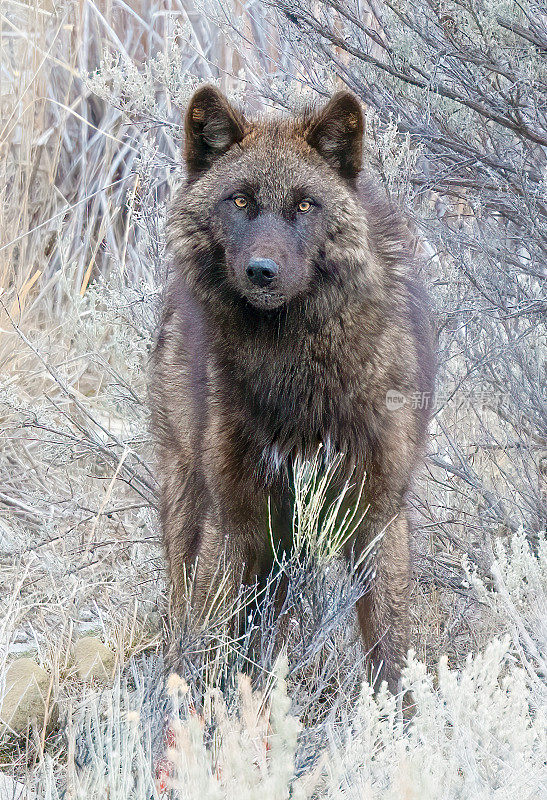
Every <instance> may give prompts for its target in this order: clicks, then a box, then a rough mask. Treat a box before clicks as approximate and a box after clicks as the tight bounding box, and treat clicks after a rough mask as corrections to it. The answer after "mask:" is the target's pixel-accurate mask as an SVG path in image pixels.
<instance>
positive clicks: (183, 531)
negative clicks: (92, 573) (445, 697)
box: [151, 86, 434, 688]
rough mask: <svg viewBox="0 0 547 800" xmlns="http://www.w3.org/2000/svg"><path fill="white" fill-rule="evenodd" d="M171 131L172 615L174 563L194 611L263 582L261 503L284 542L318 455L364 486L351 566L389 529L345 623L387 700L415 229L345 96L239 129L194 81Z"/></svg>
mask: <svg viewBox="0 0 547 800" xmlns="http://www.w3.org/2000/svg"><path fill="white" fill-rule="evenodd" d="M185 132H186V144H185V158H186V165H187V171H188V174H187V180H186V182H185V184H184V186H183V187H182V188H181V189H180V191H179V192H178V194H177V195H176V197H175V199H174V202H173V203H172V207H171V210H170V214H169V218H168V242H169V248H170V251H171V254H172V259H173V270H172V277H171V280H170V284H169V286H168V290H167V295H166V300H165V309H164V314H163V320H162V323H161V328H160V331H159V336H158V340H157V346H156V349H155V354H154V359H153V374H152V382H151V403H152V416H153V428H154V431H155V435H156V438H157V442H158V453H159V472H160V479H161V522H162V527H163V537H164V542H165V547H166V551H167V559H168V563H169V573H170V581H171V587H172V599H173V608H174V610H175V612H176V611H177V609H180V608H181V604H182V603H183V602H185V599H184V597H185V595H184V585H183V583H184V582H183V575H184V572H185V566H188V565H195V568H196V575H195V585H194V588H193V595H192V597H193V604H194V606H193V607H194V613H195V614H196V617H198V616H199V615H200V614H201V613H202V612H203V611H204V610H205V609H207V608H208V605H209V604H210V602H211V598H212V597H213V596H214V595H215V587H216V586H217V584H218V581H219V580H220V579H221V578H223V579H224V580H225V581H227V582H228V585H232V586H233V587H234V590H235V586H236V584H238V583H239V580H240V579H241V578H242V579H243V580H244V581H246V582H251V581H253V580H254V579H255V578H256V577H257V576H260V575H261V574H264V573H267V571H268V568H269V566H270V563H271V557H272V548H271V542H270V536H269V532H268V510H267V503H268V497H270V498H271V500H272V502H273V503H274V507H275V509H276V514H277V517H276V518H277V519H278V521H279V528H280V530H281V529H283V530H284V533H283V534H279V535H280V537H281V536H284V535H285V534H286V532H287V529H288V528H289V529H290V513H288V512H287V509H290V495H291V487H290V481H289V479H288V475H290V469H289V467H290V464H291V463H292V462H293V460H294V459H295V457H297V456H300V457H303V458H306V457H311V456H313V455H314V453H315V452H316V451H317V448H318V446H319V445H321V444H322V445H323V447H324V448H325V452H332V453H337V454H343V459H344V460H343V464H342V466H341V467H340V469H339V473H338V474H339V480H340V486H342V485H343V483H344V481H345V480H346V477H347V475H349V474H350V472H351V471H353V474H354V475H356V476H357V479H356V485H358V484H359V478H358V476H359V475H361V476H364V475H365V474H366V477H365V479H364V487H365V489H364V493H363V495H362V497H361V499H360V503H361V504H362V505H363V508H365V507H368V510H367V511H366V513H365V515H364V517H363V520H362V522H361V523H360V525H359V527H358V529H357V531H356V532H355V534H354V536H353V537H352V540H351V542H350V543H349V545H348V553H349V552H351V553H352V554H353V555H352V557H353V558H358V556H359V554H360V553H361V552H362V551H363V550H364V548H366V547H367V545H368V544H369V543H370V542H371V540H372V539H373V538H374V537H376V536H377V535H378V534H379V533H380V532H382V531H383V537H382V539H381V543H380V545H379V547H378V549H377V553H376V556H375V558H376V563H375V577H374V578H373V580H372V582H371V586H370V590H369V591H368V592H367V593H366V595H365V596H364V597H363V598H362V600H361V601H360V602H359V604H358V609H357V612H358V619H359V623H360V627H361V631H362V636H363V640H364V645H365V648H366V651H367V653H368V654H369V656H370V659H371V660H372V662H373V663H374V665H375V666H376V667H377V668H380V669H381V673H380V674H381V677H383V678H385V679H386V680H387V681H388V683H389V685H390V686H391V687H392V688H393V687H395V686H396V685H397V680H398V675H399V670H400V665H401V660H402V659H403V657H404V655H405V653H406V649H407V645H408V634H409V619H408V604H409V580H410V559H409V535H410V534H409V526H408V521H407V513H406V510H405V496H406V495H407V492H408V489H409V485H410V483H411V479H412V476H413V474H414V472H415V470H416V467H417V465H418V463H419V461H420V458H421V456H422V453H423V449H424V442H425V438H426V427H427V416H428V414H427V407H426V406H427V405H428V404H427V402H422V401H420V402H413V403H411V402H409V398H411V397H413V398H416V397H420V398H430V397H431V393H432V391H433V377H434V358H433V352H432V344H431V336H430V329H429V323H428V320H427V313H426V305H427V302H426V301H425V300H424V296H423V293H422V290H421V289H420V287H419V286H418V285H417V282H416V280H415V275H414V272H415V261H414V259H413V256H412V247H411V237H410V234H409V232H408V229H407V226H406V224H405V222H404V220H403V219H402V218H401V217H400V215H399V214H398V213H397V212H396V211H395V210H394V209H393V208H391V207H390V204H389V203H388V201H387V200H386V199H385V198H384V197H383V196H382V195H381V194H380V193H379V192H378V191H377V190H375V189H374V188H372V187H371V185H369V183H368V182H367V180H365V179H364V178H363V177H360V171H361V166H362V164H361V162H362V137H363V120H362V112H361V107H360V105H359V102H358V100H357V99H356V98H355V97H354V96H353V95H351V94H349V93H348V92H340V93H338V94H336V95H335V96H334V97H332V99H331V100H330V102H328V103H327V105H326V106H324V107H323V108H321V109H319V110H313V109H308V110H307V111H305V112H303V113H302V114H299V115H297V116H293V117H290V118H288V117H287V118H285V117H283V118H281V117H278V118H274V119H272V118H266V119H261V120H248V119H246V118H245V117H244V116H243V114H242V113H241V112H240V111H239V110H237V109H236V108H234V107H233V106H232V105H231V104H230V103H229V102H228V100H227V99H226V98H225V97H224V95H223V94H222V93H221V92H219V91H218V90H217V89H216V88H214V87H213V86H203V87H202V88H200V89H199V90H198V91H197V92H196V93H195V94H194V96H193V98H192V99H191V102H190V104H189V107H188V110H187V114H186V120H185ZM386 396H387V400H386ZM390 398H391V399H390ZM393 398H395V400H393ZM401 398H406V402H403V400H402V399H401ZM393 406H395V408H394V407H393ZM397 406H399V407H397ZM223 553H225V556H226V562H225V570H224V572H223V574H220V573H221V572H222V570H219V563H220V561H221V558H222V554H223Z"/></svg>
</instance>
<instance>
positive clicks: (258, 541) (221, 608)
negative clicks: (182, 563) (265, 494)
mask: <svg viewBox="0 0 547 800" xmlns="http://www.w3.org/2000/svg"><path fill="white" fill-rule="evenodd" d="M225 489H226V491H224V490H223V491H217V492H215V493H214V494H213V497H212V506H211V508H210V509H209V513H208V514H207V516H206V518H205V520H204V525H203V531H202V536H201V541H200V544H199V548H198V552H197V558H196V563H195V577H194V582H193V587H192V593H191V610H192V616H193V618H194V620H195V621H196V622H197V624H204V623H205V622H206V621H207V620H208V619H209V618H210V616H211V615H213V616H215V617H216V618H217V619H220V618H221V615H222V616H225V617H226V618H228V617H229V616H230V614H231V613H232V611H234V610H235V604H236V601H237V597H238V594H239V590H240V586H241V584H252V583H253V581H254V580H255V578H256V577H257V575H258V574H259V572H260V570H261V568H262V563H263V561H264V557H265V554H266V552H267V549H268V528H267V504H266V500H265V499H264V498H262V497H261V496H260V495H258V496H257V492H256V491H255V492H254V493H249V492H248V491H246V487H242V486H239V487H232V488H231V489H229V488H228V487H225Z"/></svg>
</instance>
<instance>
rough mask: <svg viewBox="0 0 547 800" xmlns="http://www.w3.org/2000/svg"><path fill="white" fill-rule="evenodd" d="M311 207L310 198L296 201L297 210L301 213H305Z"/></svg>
mask: <svg viewBox="0 0 547 800" xmlns="http://www.w3.org/2000/svg"><path fill="white" fill-rule="evenodd" d="M311 207H312V202H311V200H301V201H300V202H299V203H298V210H299V211H300V213H301V214H307V212H308V211H309V210H310V208H311Z"/></svg>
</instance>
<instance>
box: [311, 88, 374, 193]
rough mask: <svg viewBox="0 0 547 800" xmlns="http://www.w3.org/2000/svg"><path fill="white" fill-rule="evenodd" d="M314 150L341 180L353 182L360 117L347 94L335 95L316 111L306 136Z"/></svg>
mask: <svg viewBox="0 0 547 800" xmlns="http://www.w3.org/2000/svg"><path fill="white" fill-rule="evenodd" d="M306 139H307V141H308V144H310V145H311V146H312V147H314V148H315V149H316V150H317V151H318V152H319V153H320V154H321V155H322V156H323V158H324V159H325V160H326V161H328V162H329V164H330V165H331V166H332V167H334V169H336V170H337V171H338V172H339V173H340V175H342V177H343V178H346V180H348V181H350V182H352V183H353V182H354V181H355V179H356V177H357V174H358V172H359V170H360V169H361V164H362V159H363V113H362V111H361V105H360V103H359V101H358V100H357V98H356V97H355V96H354V95H353V94H350V92H337V93H336V94H335V95H333V97H332V98H331V99H330V100H329V102H328V103H327V105H326V106H325V107H324V108H322V109H320V110H319V112H318V113H317V115H316V116H315V118H314V120H313V121H312V124H311V126H310V128H309V130H308V132H307V134H306Z"/></svg>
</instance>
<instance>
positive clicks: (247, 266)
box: [170, 85, 363, 310]
mask: <svg viewBox="0 0 547 800" xmlns="http://www.w3.org/2000/svg"><path fill="white" fill-rule="evenodd" d="M185 133H186V142H185V159H186V164H187V170H188V180H187V183H186V185H185V186H184V188H183V190H182V191H181V192H180V194H179V196H178V198H177V201H176V203H175V205H174V208H173V217H172V222H171V225H170V241H171V245H172V247H173V250H174V252H175V254H177V253H178V254H179V255H181V256H182V257H181V258H180V259H179V263H180V265H181V269H182V270H183V271H184V272H185V273H186V277H187V279H188V280H190V282H191V283H192V284H193V285H194V286H195V287H196V288H197V289H198V290H199V291H200V292H201V293H202V294H203V293H204V292H205V293H206V295H207V297H209V298H213V299H214V300H217V299H218V300H221V299H222V297H224V298H226V297H230V296H231V298H232V300H234V299H236V298H237V300H238V301H243V302H244V303H246V304H250V305H251V306H252V307H254V308H256V309H261V310H271V309H276V308H280V307H282V306H284V305H286V304H288V303H290V302H291V301H292V300H294V299H295V298H298V297H299V298H306V297H308V296H309V295H310V293H312V292H313V291H314V290H316V289H317V287H318V286H319V285H320V284H321V282H322V281H328V280H329V279H330V280H336V279H337V277H336V276H335V275H333V274H330V272H331V271H332V264H331V263H330V262H329V244H330V245H331V246H332V244H333V242H334V241H335V240H336V238H337V237H340V236H342V235H343V236H346V238H347V237H349V239H351V238H352V231H353V233H355V234H356V235H355V236H354V237H353V241H354V242H355V241H357V239H358V236H357V232H356V231H355V230H354V229H355V224H356V223H355V216H356V215H355V203H356V188H355V187H356V180H357V175H358V173H359V171H360V169H361V159H362V136H363V118H362V112H361V107H360V104H359V102H358V100H357V99H356V98H355V97H354V96H353V95H352V94H350V93H349V92H339V93H337V94H335V95H334V96H333V97H332V99H331V100H330V101H329V102H328V103H327V104H326V105H325V106H324V107H322V108H320V109H317V110H308V111H307V112H305V113H303V114H302V115H300V116H296V117H288V118H281V117H277V118H274V119H269V118H266V119H261V120H258V121H248V120H247V119H245V117H244V116H243V115H242V113H241V112H240V111H239V110H238V109H236V108H234V107H233V106H232V105H231V104H230V103H229V101H228V100H227V99H226V97H225V96H224V95H223V94H222V93H221V92H220V91H219V90H218V89H216V88H215V87H213V86H210V85H206V86H203V87H201V88H200V89H199V90H198V91H197V92H196V93H195V94H194V96H193V97H192V99H191V101H190V104H189V106H188V110H187V113H186V120H185ZM352 220H353V221H352ZM348 248H349V250H351V241H350V242H349V245H348ZM348 248H346V249H348Z"/></svg>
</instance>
